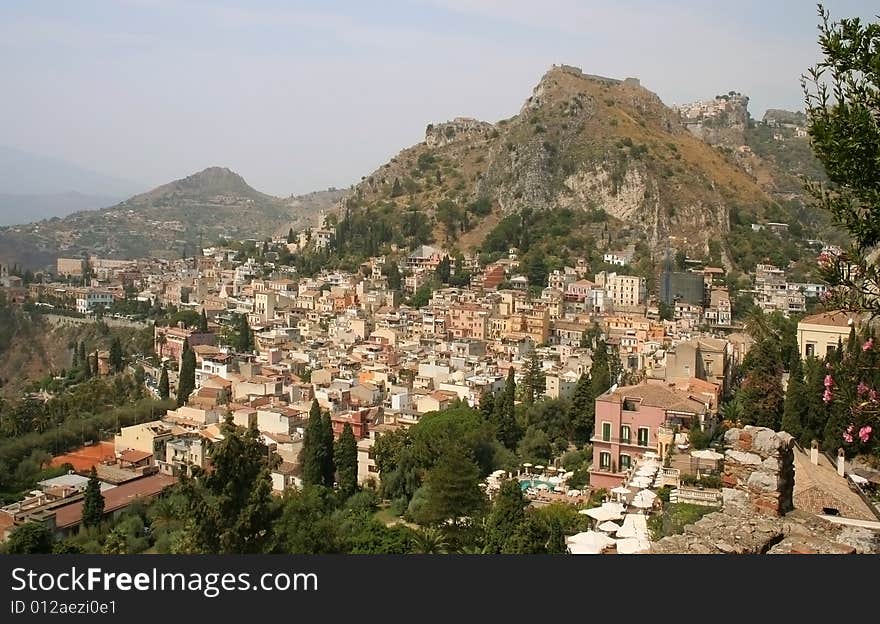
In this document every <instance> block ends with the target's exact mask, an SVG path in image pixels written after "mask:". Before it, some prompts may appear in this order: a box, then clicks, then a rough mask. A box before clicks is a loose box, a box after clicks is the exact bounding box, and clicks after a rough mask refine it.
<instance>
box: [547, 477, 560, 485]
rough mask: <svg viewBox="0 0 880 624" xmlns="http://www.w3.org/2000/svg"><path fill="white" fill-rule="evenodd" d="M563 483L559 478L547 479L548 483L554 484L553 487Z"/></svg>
mask: <svg viewBox="0 0 880 624" xmlns="http://www.w3.org/2000/svg"><path fill="white" fill-rule="evenodd" d="M561 481H562V479H560V478H559V477H547V483H552V484H553V485H556V484H557V483H560V482H561Z"/></svg>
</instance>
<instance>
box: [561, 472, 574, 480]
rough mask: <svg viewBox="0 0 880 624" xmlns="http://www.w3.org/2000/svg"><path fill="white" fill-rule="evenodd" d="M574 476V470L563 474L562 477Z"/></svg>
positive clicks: (569, 477)
mask: <svg viewBox="0 0 880 624" xmlns="http://www.w3.org/2000/svg"><path fill="white" fill-rule="evenodd" d="M573 476H574V473H573V472H566V473H565V474H564V475H562V478H563V479H571V478H572V477H573Z"/></svg>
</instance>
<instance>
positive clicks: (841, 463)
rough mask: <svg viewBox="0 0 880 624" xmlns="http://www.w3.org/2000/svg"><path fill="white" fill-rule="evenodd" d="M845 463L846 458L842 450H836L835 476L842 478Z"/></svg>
mask: <svg viewBox="0 0 880 624" xmlns="http://www.w3.org/2000/svg"><path fill="white" fill-rule="evenodd" d="M845 463H846V456H845V455H844V454H843V449H842V448H840V449H837V474H839V475H840V476H841V477H842V476H844V475H843V472H844V470H843V469H844V464H845Z"/></svg>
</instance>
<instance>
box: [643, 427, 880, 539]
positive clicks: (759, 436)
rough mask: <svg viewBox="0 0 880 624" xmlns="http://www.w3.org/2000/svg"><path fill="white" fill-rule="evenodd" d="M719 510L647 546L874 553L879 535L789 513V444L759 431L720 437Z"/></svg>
mask: <svg viewBox="0 0 880 624" xmlns="http://www.w3.org/2000/svg"><path fill="white" fill-rule="evenodd" d="M724 440H725V443H726V445H727V446H728V447H729V448H728V449H727V451H726V453H725V457H724V475H723V477H722V480H723V482H724V483H725V485H727V486H728V487H725V488H723V489H722V495H723V505H724V506H723V508H722V510H721V511H717V512H714V513H710V514H707V515H705V516H703V517H702V518H700V519H699V520H697V521H696V522H695V523H693V524H690V525H688V526H686V527H685V529H684V533H683V534H681V535H670V536H667V537H664V538H662V539H660V540H658V541H657V542H655V543H654V544H653V545H652V549H651V552H653V553H657V554H755V555H757V554H796V553H803V554H852V553H880V532H878V531H876V530H873V529H869V528H862V527H856V526H847V525H842V524H835V523H833V522H829V521H827V520H824V519H823V518H820V517H819V516H816V515H814V514H810V513H807V512H804V511H800V510H792V492H793V489H794V457H793V449H794V440H793V439H792V437H791V436H790V435H788V434H787V433H785V432H776V431H773V430H772V429H767V428H765V427H751V426H749V427H745V428H743V429H731V430H729V431H727V432H726V434H725V436H724Z"/></svg>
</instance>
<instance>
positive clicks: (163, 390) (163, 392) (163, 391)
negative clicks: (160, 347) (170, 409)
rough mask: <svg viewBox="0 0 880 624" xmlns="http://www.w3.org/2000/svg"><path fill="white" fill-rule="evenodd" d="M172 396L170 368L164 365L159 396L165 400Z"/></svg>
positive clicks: (160, 377) (160, 376) (160, 378)
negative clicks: (169, 384) (169, 383)
mask: <svg viewBox="0 0 880 624" xmlns="http://www.w3.org/2000/svg"><path fill="white" fill-rule="evenodd" d="M170 396H171V390H170V388H169V386H168V369H167V368H165V365H164V364H163V365H162V374H161V375H159V398H160V399H162V400H163V401H164V400H165V399H167V398H168V397H170Z"/></svg>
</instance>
